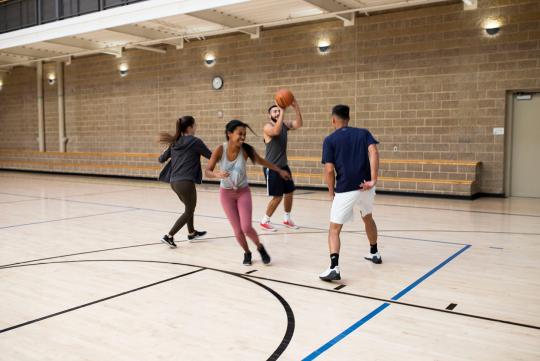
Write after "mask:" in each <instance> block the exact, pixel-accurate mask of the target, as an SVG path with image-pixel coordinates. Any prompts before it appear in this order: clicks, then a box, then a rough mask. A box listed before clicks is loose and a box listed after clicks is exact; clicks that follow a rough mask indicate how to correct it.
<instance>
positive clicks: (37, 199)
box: [0, 198, 40, 204]
mask: <svg viewBox="0 0 540 361" xmlns="http://www.w3.org/2000/svg"><path fill="white" fill-rule="evenodd" d="M39 200H40V199H39V198H35V199H21V200H18V201H5V202H0V204H13V203H21V202H35V201H39Z"/></svg>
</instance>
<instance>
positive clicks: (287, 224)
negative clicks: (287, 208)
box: [283, 219, 300, 229]
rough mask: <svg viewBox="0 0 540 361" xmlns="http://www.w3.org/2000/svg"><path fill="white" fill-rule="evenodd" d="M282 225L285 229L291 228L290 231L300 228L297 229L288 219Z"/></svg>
mask: <svg viewBox="0 0 540 361" xmlns="http://www.w3.org/2000/svg"><path fill="white" fill-rule="evenodd" d="M283 224H284V225H285V227H287V228H291V229H298V228H300V227H298V226H297V225H296V224H295V223H294V222H293V221H292V219H289V220H288V221H283Z"/></svg>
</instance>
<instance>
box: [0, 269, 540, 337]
mask: <svg viewBox="0 0 540 361" xmlns="http://www.w3.org/2000/svg"><path fill="white" fill-rule="evenodd" d="M112 261H119V262H120V261H122V262H147V263H163V264H176V265H181V266H188V267H198V268H203V266H199V265H194V264H189V263H180V262H164V261H153V260H99V259H96V260H73V261H53V262H39V263H25V264H19V265H13V266H5V267H1V268H0V269H10V268H19V267H29V266H36V265H44V264H58V263H76V262H112ZM204 268H205V269H207V270H212V271H218V272H224V273H228V274H231V275H236V276H238V277H249V278H253V279H258V280H263V281H269V282H276V283H280V284H284V285H289V286H296V287H301V288H307V289H312V290H317V291H325V292H330V293H334V294H338V295H346V296H351V297H358V298H362V299H367V300H373V301H382V302H385V303H392V304H396V305H401V306H406V307H413V308H418V309H422V310H429V311H435V312H442V313H445V314H451V315H456V316H462V317H468V318H474V319H479V320H483V321H491V322H497V323H503V324H507V325H512V326H518V327H525V328H532V329H535V330H540V326H535V325H529V324H525V323H519V322H514V321H507V320H502V319H497V318H492V317H485V316H480V315H474V314H470V313H463V312H452V311H448V310H445V309H440V308H435V307H429V306H422V305H417V304H414V303H407V302H401V301H395V300H392V299H388V298H383V297H375V296H368V295H363V294H359V293H351V292H345V291H339V290H337V291H336V290H335V289H332V288H323V287H317V286H311V285H305V284H302V283H295V282H289V281H283V280H278V279H274V278H268V277H261V276H253V275H246V274H243V273H236V272H232V271H227V270H221V269H219V268H214V267H204Z"/></svg>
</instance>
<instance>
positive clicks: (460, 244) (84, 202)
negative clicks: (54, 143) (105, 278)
mask: <svg viewBox="0 0 540 361" xmlns="http://www.w3.org/2000/svg"><path fill="white" fill-rule="evenodd" d="M0 194H9V195H15V196H16V195H17V194H12V193H2V192H0ZM23 196H24V195H23ZM25 197H30V196H25ZM36 198H40V197H36ZM42 199H50V200H57V201H65V202H72V203H82V204H91V205H97V206H106V207H116V208H128V209H133V210H142V211H149V212H160V213H168V214H180V213H179V212H178V211H167V210H162V209H154V208H142V207H132V206H122V205H116V204H107V203H98V202H89V201H78V200H70V199H61V198H47V197H45V198H42ZM195 216H197V217H203V218H212V219H227V218H226V217H222V216H210V215H205V214H199V213H195ZM252 223H254V224H258V223H259V222H258V221H253V222H252ZM300 228H304V229H314V230H321V231H323V230H324V231H328V228H320V227H312V226H301V227H300ZM394 231H396V232H397V231H399V230H390V231H389V232H394ZM403 231H408V230H403ZM380 232H385V230H379V236H385V237H388V238H397V239H408V240H413V241H422V242H433V243H444V244H454V245H459V246H466V245H468V244H467V243H458V242H452V241H439V240H433V239H422V238H411V237H397V236H389V235H383V234H380ZM441 232H444V231H441ZM471 232H472V231H471ZM342 233H365V231H345V230H344V231H342ZM478 233H484V232H482V231H478ZM486 233H487V232H486ZM262 234H267V233H262ZM290 234H295V232H291V233H290ZM531 235H534V234H532V233H531Z"/></svg>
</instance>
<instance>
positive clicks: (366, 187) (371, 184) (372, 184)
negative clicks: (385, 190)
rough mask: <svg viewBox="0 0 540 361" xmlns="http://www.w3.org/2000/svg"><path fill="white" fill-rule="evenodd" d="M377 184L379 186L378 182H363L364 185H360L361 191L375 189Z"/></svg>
mask: <svg viewBox="0 0 540 361" xmlns="http://www.w3.org/2000/svg"><path fill="white" fill-rule="evenodd" d="M375 184H377V181H373V180H371V181H363V182H362V183H360V191H362V192H363V191H368V190H370V189H371V188H373V187H375Z"/></svg>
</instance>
